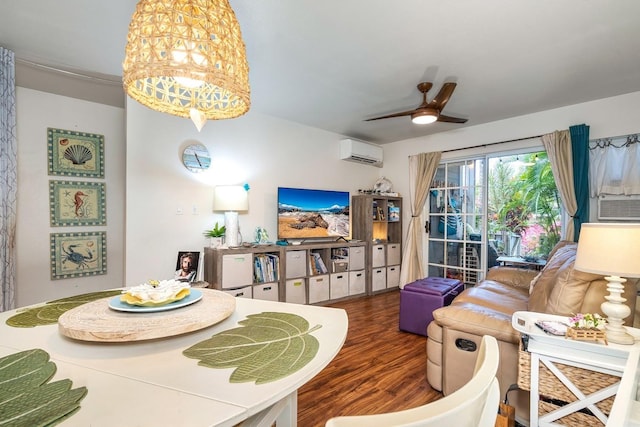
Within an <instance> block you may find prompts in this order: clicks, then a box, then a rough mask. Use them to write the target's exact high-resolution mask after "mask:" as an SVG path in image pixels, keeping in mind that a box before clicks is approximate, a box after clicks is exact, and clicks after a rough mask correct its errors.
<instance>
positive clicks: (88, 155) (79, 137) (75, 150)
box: [47, 128, 104, 178]
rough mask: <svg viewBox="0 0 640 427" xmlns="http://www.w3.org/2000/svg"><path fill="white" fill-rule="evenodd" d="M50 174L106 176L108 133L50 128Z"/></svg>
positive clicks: (48, 142)
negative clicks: (105, 157)
mask: <svg viewBox="0 0 640 427" xmlns="http://www.w3.org/2000/svg"><path fill="white" fill-rule="evenodd" d="M47 148H48V161H49V175H63V176H82V177H90V178H104V136H103V135H96V134H92V133H86V132H75V131H70V130H64V129H53V128H47Z"/></svg>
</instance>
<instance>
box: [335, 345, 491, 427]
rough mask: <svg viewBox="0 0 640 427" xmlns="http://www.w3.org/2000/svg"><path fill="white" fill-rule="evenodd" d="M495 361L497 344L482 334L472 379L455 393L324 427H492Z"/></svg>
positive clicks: (344, 418) (339, 421)
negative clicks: (423, 402) (416, 405)
mask: <svg viewBox="0 0 640 427" xmlns="http://www.w3.org/2000/svg"><path fill="white" fill-rule="evenodd" d="M498 361H499V355H498V342H497V341H496V339H495V338H494V337H491V336H488V335H485V336H484V337H483V338H482V343H481V344H480V350H479V351H478V358H477V359H476V366H475V370H474V374H473V378H471V380H470V381H469V382H468V383H467V384H465V385H464V386H463V387H462V388H460V389H459V390H456V391H455V392H453V393H451V394H450V395H448V396H445V397H443V398H442V399H440V400H436V401H435V402H431V403H428V404H426V405H423V406H420V407H417V408H413V409H407V410H405V411H398V412H389V413H386V414H376V415H356V416H347V417H336V418H331V419H330V420H329V421H327V423H326V424H325V427H363V426H366V427H392V426H393V427H400V426H402V427H418V426H419V427H423V426H438V427H442V426H449V427H467V426H468V427H485V426H486V427H493V426H494V424H495V421H496V416H497V414H498V406H499V403H500V388H499V386H498V379H497V378H496V372H497V370H498Z"/></svg>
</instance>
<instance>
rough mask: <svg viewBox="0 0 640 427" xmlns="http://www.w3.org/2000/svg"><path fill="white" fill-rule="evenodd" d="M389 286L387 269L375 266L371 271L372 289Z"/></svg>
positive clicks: (376, 289)
mask: <svg viewBox="0 0 640 427" xmlns="http://www.w3.org/2000/svg"><path fill="white" fill-rule="evenodd" d="M386 288H387V269H386V268H384V267H383V268H374V269H373V271H371V290H372V291H373V292H376V291H381V290H383V289H386Z"/></svg>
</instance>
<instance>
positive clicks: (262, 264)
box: [253, 254, 280, 283]
mask: <svg viewBox="0 0 640 427" xmlns="http://www.w3.org/2000/svg"><path fill="white" fill-rule="evenodd" d="M253 274H254V278H255V281H256V283H269V282H277V281H278V279H279V278H280V257H278V255H274V254H256V255H255V257H254V258H253Z"/></svg>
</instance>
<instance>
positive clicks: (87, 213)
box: [49, 181, 107, 227]
mask: <svg viewBox="0 0 640 427" xmlns="http://www.w3.org/2000/svg"><path fill="white" fill-rule="evenodd" d="M105 186H106V184H105V183H104V182H79V181H49V216H50V223H51V226H52V227H64V226H84V225H107V209H106V198H105V194H106V193H105Z"/></svg>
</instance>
